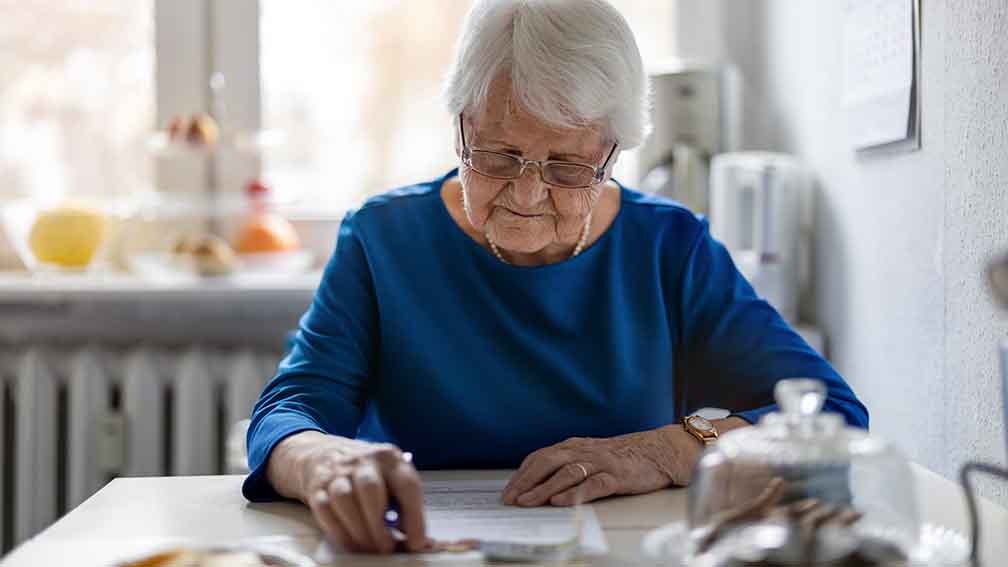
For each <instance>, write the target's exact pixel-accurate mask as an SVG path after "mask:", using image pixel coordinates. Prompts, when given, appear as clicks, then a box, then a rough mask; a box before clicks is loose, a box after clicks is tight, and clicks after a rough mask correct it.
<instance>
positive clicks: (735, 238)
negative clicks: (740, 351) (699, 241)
mask: <svg viewBox="0 0 1008 567" xmlns="http://www.w3.org/2000/svg"><path fill="white" fill-rule="evenodd" d="M809 182H810V176H809V174H808V172H807V171H806V169H805V168H804V167H803V166H802V165H801V164H800V163H799V162H798V161H797V160H796V159H795V158H794V157H792V156H788V155H784V154H775V153H765V152H737V153H726V154H721V155H718V156H715V157H714V159H713V161H712V165H711V210H710V222H711V233H712V234H713V236H714V237H715V238H716V239H718V240H719V241H721V243H722V244H724V245H725V247H726V248H727V249H728V251H729V252H730V253H731V256H732V259H733V260H734V261H735V265H736V266H738V268H739V271H741V272H742V274H743V275H744V276H745V277H746V279H748V280H749V282H750V283H752V285H753V288H755V290H756V293H758V294H759V295H760V296H761V297H763V298H764V299H766V300H767V301H768V302H769V303H770V304H771V305H773V306H774V307H775V308H776V309H777V311H778V312H780V314H781V315H782V316H783V317H784V318H785V319H787V320H788V322H790V323H797V321H798V299H799V296H800V295H801V291H802V289H803V288H804V284H805V281H804V280H805V279H807V278H805V274H804V272H805V271H806V266H807V262H806V260H805V259H804V254H806V253H807V249H808V245H807V243H806V242H805V233H806V231H804V230H803V227H802V218H801V217H802V201H803V198H804V197H803V195H806V194H808V193H809V191H810V190H809V187H808V185H809Z"/></svg>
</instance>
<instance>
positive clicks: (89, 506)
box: [0, 465, 1008, 567]
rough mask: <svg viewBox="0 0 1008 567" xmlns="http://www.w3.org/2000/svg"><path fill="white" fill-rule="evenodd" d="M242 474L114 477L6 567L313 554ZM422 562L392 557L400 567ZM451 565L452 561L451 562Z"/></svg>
mask: <svg viewBox="0 0 1008 567" xmlns="http://www.w3.org/2000/svg"><path fill="white" fill-rule="evenodd" d="M508 475H509V471H432V472H424V473H422V476H423V477H424V479H425V480H452V479H501V478H506V477H507V476H508ZM913 476H914V480H915V481H916V483H917V492H918V494H919V495H921V496H922V498H921V506H922V509H921V515H922V518H923V520H924V521H925V522H931V523H935V524H940V525H943V526H946V527H948V528H952V529H954V530H957V531H959V532H960V533H963V534H967V533H968V529H969V526H968V520H967V513H966V505H965V502H964V500H963V497H962V491H961V490H960V488H959V486H958V485H957V484H955V483H953V482H951V481H949V480H946V479H944V478H942V477H940V476H938V475H937V474H935V473H933V472H930V471H928V470H927V469H924V468H923V467H920V466H917V465H914V466H913ZM241 481H242V477H241V476H204V477H152V478H119V479H116V480H113V481H112V482H111V483H109V484H108V485H106V486H105V487H104V488H102V489H101V490H100V491H99V492H98V493H96V494H95V495H94V496H92V497H91V498H90V499H88V500H87V501H85V502H84V503H83V504H81V505H80V506H78V507H77V508H76V509H74V510H72V511H71V512H70V513H68V514H67V515H66V516H64V517H63V518H62V519H60V520H59V521H57V522H56V523H55V524H53V525H52V526H50V527H49V528H48V529H46V530H45V531H43V532H42V533H41V534H39V535H38V536H36V537H35V538H33V539H31V540H29V541H28V542H26V543H25V544H23V545H22V546H20V547H19V548H18V549H16V550H14V552H12V553H11V554H10V555H8V556H7V557H6V558H4V560H3V561H2V562H0V565H3V566H4V567H21V566H38V565H46V566H58V565H74V566H75V567H79V566H87V565H108V564H110V563H113V562H114V561H115V560H116V559H122V558H124V557H136V556H137V554H138V553H142V552H144V551H147V550H150V549H154V548H158V547H161V546H164V545H167V544H170V543H172V542H178V541H180V540H193V539H195V540H200V541H216V542H235V541H238V540H258V541H262V542H264V543H269V544H273V545H278V546H283V547H289V548H291V549H296V550H298V551H301V552H305V553H309V554H310V553H312V552H313V551H314V550H315V549H316V548H317V546H318V544H319V541H320V535H319V532H318V531H317V530H316V528H315V526H314V523H313V522H312V519H311V516H310V514H309V512H308V511H307V509H306V508H304V507H303V506H301V505H300V504H294V503H270V504H250V503H248V502H246V501H245V500H244V499H243V498H242V496H241V494H240V492H239V487H240V485H241ZM594 508H595V512H596V514H597V515H598V518H599V522H600V523H601V524H602V528H603V530H604V531H605V534H606V538H607V539H608V543H609V548H610V555H609V556H608V557H606V558H602V559H599V560H595V561H592V563H593V564H600V565H602V564H604V565H633V564H652V565H653V564H656V562H655V561H653V560H652V561H650V562H648V561H647V560H646V559H645V558H644V557H643V556H642V555H641V552H640V544H641V540H642V538H643V537H644V535H645V534H646V533H647V532H648V531H649V530H652V529H654V528H656V527H659V526H661V525H664V524H667V523H669V522H673V521H677V520H682V519H684V517H685V513H686V491H685V490H683V489H672V490H662V491H659V492H655V493H652V494H646V495H640V496H626V497H616V498H610V499H606V500H602V501H598V502H595V503H594ZM981 518H982V522H983V526H984V533H985V534H986V537H985V538H984V542H983V543H984V545H983V548H984V549H983V553H984V555H983V556H984V557H987V558H999V557H1000V558H1003V557H1005V556H1006V553H1008V538H1006V537H1005V534H1008V510H1005V509H1004V508H1002V507H1000V506H998V505H996V504H994V503H992V502H990V501H987V500H981ZM388 561H389V558H387V557H385V558H379V557H366V556H344V557H343V558H341V559H340V563H339V564H340V565H378V564H385V563H387V562H388ZM413 562H423V561H422V559H419V558H409V559H407V558H397V560H396V563H397V564H410V563H413ZM452 563H453V564H458V563H459V562H452ZM991 564H993V563H991Z"/></svg>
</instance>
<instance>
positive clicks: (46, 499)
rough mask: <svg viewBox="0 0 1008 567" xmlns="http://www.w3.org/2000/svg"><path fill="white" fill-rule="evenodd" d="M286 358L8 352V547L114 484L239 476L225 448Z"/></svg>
mask: <svg viewBox="0 0 1008 567" xmlns="http://www.w3.org/2000/svg"><path fill="white" fill-rule="evenodd" d="M279 357H280V353H279V352H266V351H264V350H262V349H253V348H252V347H228V348H224V347H210V346H200V345H189V346H182V347H130V348H117V347H111V346H101V345H77V346H70V347H67V346H53V345H31V346H27V347H19V348H11V347H8V348H6V349H0V386H2V387H0V464H2V466H0V550H4V551H6V550H9V549H11V548H12V547H13V546H14V545H16V544H18V543H20V542H22V541H24V540H26V539H27V538H29V537H31V536H32V535H34V534H36V533H38V532H39V531H41V530H42V529H43V528H45V527H46V526H48V525H49V524H51V523H52V522H53V521H55V520H56V519H57V518H58V517H59V516H61V515H62V514H63V513H65V512H66V511H68V510H70V509H72V508H73V507H75V506H77V505H78V504H80V503H81V502H83V501H84V500H85V499H86V498H87V497H88V496H90V495H91V494H93V493H94V492H95V491H97V490H98V489H99V488H101V487H102V486H103V485H104V484H105V483H106V482H108V481H109V480H110V479H112V478H114V477H116V476H149V475H200V474H220V473H224V472H240V470H236V469H238V467H239V466H240V465H237V464H235V463H233V462H232V464H231V466H228V457H227V447H226V441H225V440H226V439H227V437H228V433H229V431H231V430H232V429H233V428H234V426H235V424H236V423H237V422H239V421H241V420H243V419H245V418H247V417H248V415H249V413H250V411H251V409H252V405H253V404H254V403H255V400H256V398H257V397H258V396H259V393H260V392H261V390H262V388H263V386H264V384H265V382H266V380H267V379H269V377H271V376H272V375H273V374H274V372H275V370H276V364H277V361H278V360H279ZM240 449H241V450H242V451H244V446H243V445H242V446H241V448H240ZM233 460H234V459H232V461H233Z"/></svg>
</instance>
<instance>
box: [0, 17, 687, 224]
mask: <svg viewBox="0 0 1008 567" xmlns="http://www.w3.org/2000/svg"><path fill="white" fill-rule="evenodd" d="M470 3H471V0H369V1H367V2H332V1H330V0H301V1H299V2H286V1H283V0H258V1H257V0H243V1H242V2H219V1H216V0H195V1H191V2H176V1H173V0H95V1H93V2H74V1H71V0H33V1H32V2H24V1H20V0H0V77H3V80H2V81H0V199H2V198H10V197H14V196H23V195H32V196H40V195H59V194H70V195H73V194H87V195H91V194H114V195H123V194H131V193H134V192H137V191H146V190H151V189H153V188H157V189H161V190H176V189H180V188H181V189H185V190H196V191H199V190H203V189H205V188H206V187H208V186H211V187H212V186H216V187H217V188H218V189H220V190H227V191H231V190H239V189H240V188H241V187H242V186H243V185H244V182H245V181H247V180H248V179H249V178H250V177H252V176H254V175H257V174H259V173H260V170H261V174H262V176H263V177H265V179H266V180H267V182H269V183H270V184H271V185H272V186H273V187H274V189H275V190H276V192H277V193H278V194H279V195H281V196H284V195H286V196H290V197H294V196H300V197H301V199H300V201H301V202H302V203H304V204H305V205H306V208H308V209H310V210H313V211H318V210H326V209H328V210H330V211H332V212H334V213H338V212H339V211H340V210H342V209H345V208H346V207H348V206H352V205H353V204H355V203H357V202H359V201H360V200H361V199H362V198H363V197H366V196H367V195H371V194H374V193H376V192H380V191H385V190H388V189H390V188H392V187H395V186H397V185H402V184H405V183H411V182H415V181H420V180H425V179H430V178H432V177H433V176H436V175H439V174H441V173H443V172H444V171H446V170H447V169H449V168H450V167H453V166H454V165H455V163H456V161H457V160H456V157H455V155H454V152H453V145H452V144H453V141H452V135H453V134H452V130H451V128H450V120H451V117H449V116H448V115H447V113H446V111H445V110H444V109H443V107H442V103H441V99H440V96H439V95H440V89H441V82H442V79H443V77H444V74H445V71H446V70H447V67H448V65H449V62H450V59H451V55H452V49H453V47H454V43H455V41H456V38H457V35H458V32H459V27H460V25H461V23H462V20H463V18H464V16H465V13H466V11H467V10H468V8H469V5H470ZM613 3H614V4H615V5H616V7H617V8H618V9H620V10H621V11H622V12H623V14H624V15H625V16H626V17H627V19H628V21H629V22H630V24H631V27H633V28H634V30H635V32H636V34H637V39H638V43H639V45H640V47H641V51H642V53H643V54H644V56H645V59H646V60H647V59H655V58H660V57H664V56H665V55H668V54H669V53H671V40H670V36H671V34H670V33H669V31H670V30H671V29H672V26H673V21H672V20H673V15H674V14H673V8H674V5H673V2H672V1H671V0H668V1H667V2H659V1H655V0H613ZM215 71H220V72H222V73H223V76H224V77H225V78H226V87H225V88H224V91H223V94H222V95H219V96H218V98H219V99H220V100H216V101H215V100H213V97H212V96H211V95H210V92H209V91H210V89H209V86H208V83H209V77H210V76H211V75H212V74H213V73H214V72H215ZM215 103H221V104H220V108H223V109H224V110H226V112H223V114H225V116H218V119H221V121H222V128H224V129H228V128H231V129H233V130H235V131H237V130H251V129H257V128H260V127H262V128H266V129H273V130H278V131H280V132H282V133H283V134H284V135H285V136H284V138H285V140H286V142H285V143H283V144H281V145H279V146H276V147H270V148H268V149H267V150H265V151H264V153H263V155H261V156H259V157H260V158H261V159H236V158H234V156H228V155H219V156H217V163H216V166H217V167H215V168H214V169H213V170H212V171H214V172H215V175H216V178H215V179H213V180H209V181H208V176H207V171H209V170H203V169H199V168H194V167H183V165H185V164H183V165H179V163H176V162H173V161H172V160H165V159H155V158H154V157H153V156H151V155H150V154H149V153H148V152H147V150H146V142H147V140H148V136H149V135H150V133H151V130H152V129H153V128H156V127H158V126H164V125H165V124H166V123H167V122H168V120H170V119H171V117H173V116H177V115H188V114H190V113H192V112H196V111H200V110H203V111H211V112H216V111H217V110H219V108H214V107H215Z"/></svg>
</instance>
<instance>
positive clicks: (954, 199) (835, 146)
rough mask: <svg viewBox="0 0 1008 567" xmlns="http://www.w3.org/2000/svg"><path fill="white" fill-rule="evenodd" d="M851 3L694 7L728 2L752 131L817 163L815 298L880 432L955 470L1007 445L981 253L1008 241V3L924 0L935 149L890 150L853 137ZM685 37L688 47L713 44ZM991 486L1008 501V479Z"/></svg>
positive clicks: (764, 143) (1007, 323)
mask: <svg viewBox="0 0 1008 567" xmlns="http://www.w3.org/2000/svg"><path fill="white" fill-rule="evenodd" d="M845 3H846V0H815V1H810V0H747V1H746V2H739V1H736V0H728V1H726V0H721V1H719V2H710V1H709V0H681V1H680V3H679V18H678V20H679V21H680V22H684V21H688V20H689V14H690V12H691V11H693V12H700V13H705V15H704V16H702V17H699V18H698V21H700V20H703V19H704V18H710V15H711V14H712V13H713V14H714V16H715V18H718V19H719V27H720V29H719V30H717V31H716V32H712V36H711V37H715V38H720V39H719V41H720V45H719V46H718V47H717V48H716V49H718V50H720V55H722V56H723V57H724V58H726V59H729V60H732V61H734V62H736V63H737V64H738V65H739V66H740V68H741V69H740V70H741V73H742V77H743V84H744V86H745V89H746V90H745V92H744V96H745V97H746V103H745V104H744V108H745V109H746V116H745V117H744V119H743V121H742V124H743V129H744V131H743V135H742V138H743V142H744V146H745V147H747V148H751V149H755V148H760V149H772V150H780V151H787V152H792V153H796V154H798V155H800V156H801V157H802V158H804V159H805V160H806V161H807V162H808V163H809V164H810V165H811V167H812V168H813V169H814V171H815V172H816V173H817V175H818V178H819V185H820V186H819V188H818V192H817V204H816V215H815V218H816V243H815V251H816V259H815V268H816V269H815V286H814V288H815V299H814V302H813V304H812V305H811V309H810V313H809V314H810V316H812V317H813V318H814V319H815V320H816V321H817V322H818V323H819V324H820V326H822V327H823V328H824V329H825V331H826V333H827V336H828V342H829V346H830V354H831V359H832V361H833V362H834V364H835V365H836V366H837V368H838V369H839V370H840V372H841V373H842V374H843V375H844V376H845V377H846V378H847V379H848V380H849V381H850V382H851V384H852V385H853V387H854V389H855V390H856V391H857V393H858V394H859V395H860V396H861V397H862V398H863V399H864V401H865V402H866V404H867V405H868V407H869V410H870V411H871V417H872V430H873V432H875V433H877V434H879V435H881V436H884V437H886V438H888V439H891V440H893V441H895V442H896V443H897V444H898V445H899V446H900V447H902V449H903V450H904V451H905V452H906V453H907V454H908V456H909V457H910V458H912V459H913V460H915V461H917V462H919V463H921V464H923V465H925V466H927V467H929V468H931V469H933V470H935V471H937V472H939V473H941V474H943V475H945V476H947V477H949V478H954V477H955V475H956V474H957V471H958V469H959V467H960V466H961V465H962V463H963V462H965V461H967V460H971V459H983V460H987V461H995V462H1000V463H1004V462H1005V443H1006V442H1005V439H1006V436H1005V428H1004V421H1003V418H1002V400H1001V395H1000V377H999V374H998V370H997V364H996V358H995V348H996V344H997V342H998V340H1000V339H1004V338H1008V313H1003V312H1002V313H999V312H998V311H997V308H996V307H995V305H994V303H993V301H992V300H991V298H990V296H989V294H988V293H987V290H986V288H985V285H984V279H983V277H982V271H983V268H984V264H985V262H986V261H987V260H988V259H989V258H990V257H991V256H992V255H993V254H994V253H995V252H997V251H999V250H1004V249H1008V33H1006V31H1005V30H1006V29H1008V3H1006V2H1005V1H1004V0H923V7H922V18H923V19H922V22H923V31H922V38H921V39H922V53H921V64H922V68H921V69H922V84H921V99H920V100H921V104H922V134H923V138H922V149H921V150H920V151H916V152H910V153H899V154H892V155H874V156H859V155H856V154H855V153H854V152H853V151H852V150H851V148H850V146H849V145H848V143H847V141H846V122H845V119H844V112H843V106H842V98H841V97H842V93H843V72H842V69H843V57H842V55H843V54H842V42H843V9H844V5H845ZM696 35H697V33H696V31H695V30H693V31H690V32H689V33H688V34H685V35H684V37H686V38H689V37H696ZM684 43H685V44H683V42H681V43H680V47H681V48H682V49H683V53H682V55H684V56H691V55H692V56H697V55H703V53H700V52H693V53H690V49H691V48H694V47H693V46H698V47H695V49H697V50H704V49H707V50H709V49H711V47H710V46H709V45H707V46H704V45H702V44H703V42H700V43H697V44H691V43H690V42H689V41H685V42H684ZM708 43H709V42H708ZM983 490H984V492H985V493H986V494H987V495H989V496H992V497H994V498H996V499H998V500H1000V501H1001V502H1005V503H1008V486H1006V485H1005V484H1003V483H1002V484H998V483H994V482H986V483H985V484H984V485H983Z"/></svg>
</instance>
